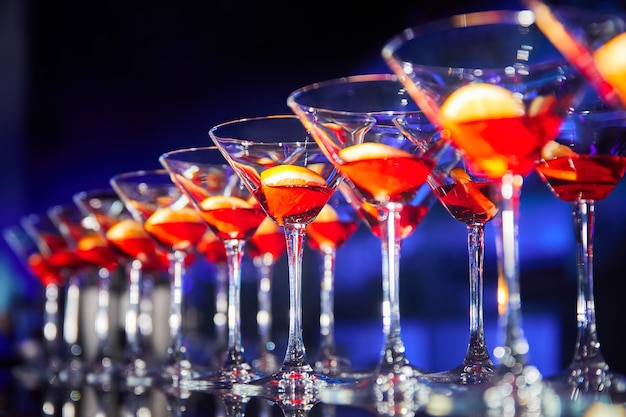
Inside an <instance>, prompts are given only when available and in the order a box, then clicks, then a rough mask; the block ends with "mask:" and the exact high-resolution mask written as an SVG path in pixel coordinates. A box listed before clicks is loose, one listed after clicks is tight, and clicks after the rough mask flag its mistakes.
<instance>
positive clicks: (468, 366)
mask: <svg viewBox="0 0 626 417" xmlns="http://www.w3.org/2000/svg"><path fill="white" fill-rule="evenodd" d="M495 373H496V367H495V365H493V364H491V363H490V364H484V363H462V364H461V365H459V366H457V367H456V368H453V369H450V370H447V371H441V372H433V373H429V374H425V375H423V376H421V377H420V378H421V379H423V380H425V381H429V382H433V383H436V384H452V385H479V384H484V383H489V382H490V381H492V380H493V378H494V376H495Z"/></svg>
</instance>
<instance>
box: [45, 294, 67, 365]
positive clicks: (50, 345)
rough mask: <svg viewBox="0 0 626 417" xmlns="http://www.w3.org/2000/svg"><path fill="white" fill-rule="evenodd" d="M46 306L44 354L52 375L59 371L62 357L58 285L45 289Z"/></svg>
mask: <svg viewBox="0 0 626 417" xmlns="http://www.w3.org/2000/svg"><path fill="white" fill-rule="evenodd" d="M44 293H45V304H44V317H43V337H44V343H45V352H44V354H45V355H46V357H47V358H48V368H49V370H50V371H51V372H52V373H56V372H57V371H58V370H59V367H60V364H61V357H62V350H61V348H62V346H63V344H62V343H61V342H62V339H61V291H60V288H59V286H58V285H57V284H48V285H46V288H45V289H44Z"/></svg>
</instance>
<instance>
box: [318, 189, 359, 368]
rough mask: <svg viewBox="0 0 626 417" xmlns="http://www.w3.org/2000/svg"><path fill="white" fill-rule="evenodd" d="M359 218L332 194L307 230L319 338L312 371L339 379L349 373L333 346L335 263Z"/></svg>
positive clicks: (339, 196) (341, 196)
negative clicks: (316, 263) (316, 279)
mask: <svg viewBox="0 0 626 417" xmlns="http://www.w3.org/2000/svg"><path fill="white" fill-rule="evenodd" d="M358 227H359V216H358V213H357V212H356V210H354V208H353V207H352V205H350V203H348V201H347V200H346V199H345V198H344V197H343V195H342V194H341V193H335V194H333V196H332V197H331V198H330V200H329V201H328V203H326V205H325V206H324V208H323V209H322V211H321V212H320V214H319V215H318V216H317V217H316V218H315V220H313V222H312V223H311V224H309V225H308V227H307V242H308V244H309V246H310V247H311V248H312V249H313V250H315V251H316V252H317V253H318V254H319V256H320V261H321V262H320V265H321V268H320V271H321V276H320V338H321V342H320V345H319V347H318V353H317V356H316V358H315V362H314V368H315V370H316V371H318V372H321V373H323V374H326V375H329V376H335V377H341V376H342V375H345V374H346V373H348V372H350V371H351V363H350V360H349V359H348V358H347V357H342V356H340V355H338V353H337V345H336V344H335V313H334V312H335V308H334V305H335V260H336V257H337V249H338V248H340V247H341V246H342V245H343V244H344V243H345V242H346V241H347V240H348V239H349V238H350V237H351V236H352V235H353V234H354V233H355V232H356V231H357V229H358Z"/></svg>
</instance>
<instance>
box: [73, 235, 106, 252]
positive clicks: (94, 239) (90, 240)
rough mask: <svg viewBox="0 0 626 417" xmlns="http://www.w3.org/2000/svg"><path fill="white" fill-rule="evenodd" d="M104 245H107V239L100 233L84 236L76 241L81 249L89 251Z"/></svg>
mask: <svg viewBox="0 0 626 417" xmlns="http://www.w3.org/2000/svg"><path fill="white" fill-rule="evenodd" d="M103 246H107V240H106V238H105V237H104V236H102V235H100V234H98V233H94V234H92V235H87V236H83V237H81V238H80V239H79V240H78V242H77V243H76V248H77V249H78V250H79V251H89V250H93V249H94V248H99V247H103Z"/></svg>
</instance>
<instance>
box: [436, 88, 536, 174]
mask: <svg viewBox="0 0 626 417" xmlns="http://www.w3.org/2000/svg"><path fill="white" fill-rule="evenodd" d="M524 114H525V107H524V103H523V102H522V101H521V100H520V99H518V98H516V97H515V95H513V93H512V92H511V91H509V90H507V89H506V88H504V87H501V86H498V85H493V84H487V83H474V84H467V85H464V86H463V87H461V88H459V89H458V90H456V91H454V92H453V93H452V94H450V96H449V97H448V98H447V100H446V101H445V102H444V103H443V105H442V106H441V109H440V115H439V116H440V122H441V124H442V127H443V128H444V129H447V130H448V132H449V134H450V137H451V139H452V140H453V141H454V142H455V143H456V144H457V146H458V147H459V148H461V149H463V151H464V152H465V153H466V154H467V155H468V156H469V157H470V158H471V159H472V161H473V163H475V164H476V165H477V166H478V167H479V168H480V169H481V170H483V171H485V173H487V174H489V175H490V176H492V177H496V178H498V177H501V176H502V175H503V174H504V173H505V172H506V171H507V168H508V159H507V157H506V155H503V154H501V152H498V151H497V150H496V149H494V147H493V143H497V142H499V141H501V138H502V134H503V133H502V132H501V131H500V130H498V129H491V130H487V129H485V127H484V126H476V122H483V121H485V122H486V121H493V120H498V119H501V120H506V119H514V118H520V117H522V116H524ZM516 127H517V126H516ZM520 127H521V126H520ZM517 134H518V135H522V136H523V135H525V134H526V133H525V132H522V131H521V130H520V132H517ZM510 142H511V143H513V142H517V143H524V142H523V138H517V137H512V138H511V139H510ZM526 142H530V141H526Z"/></svg>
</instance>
